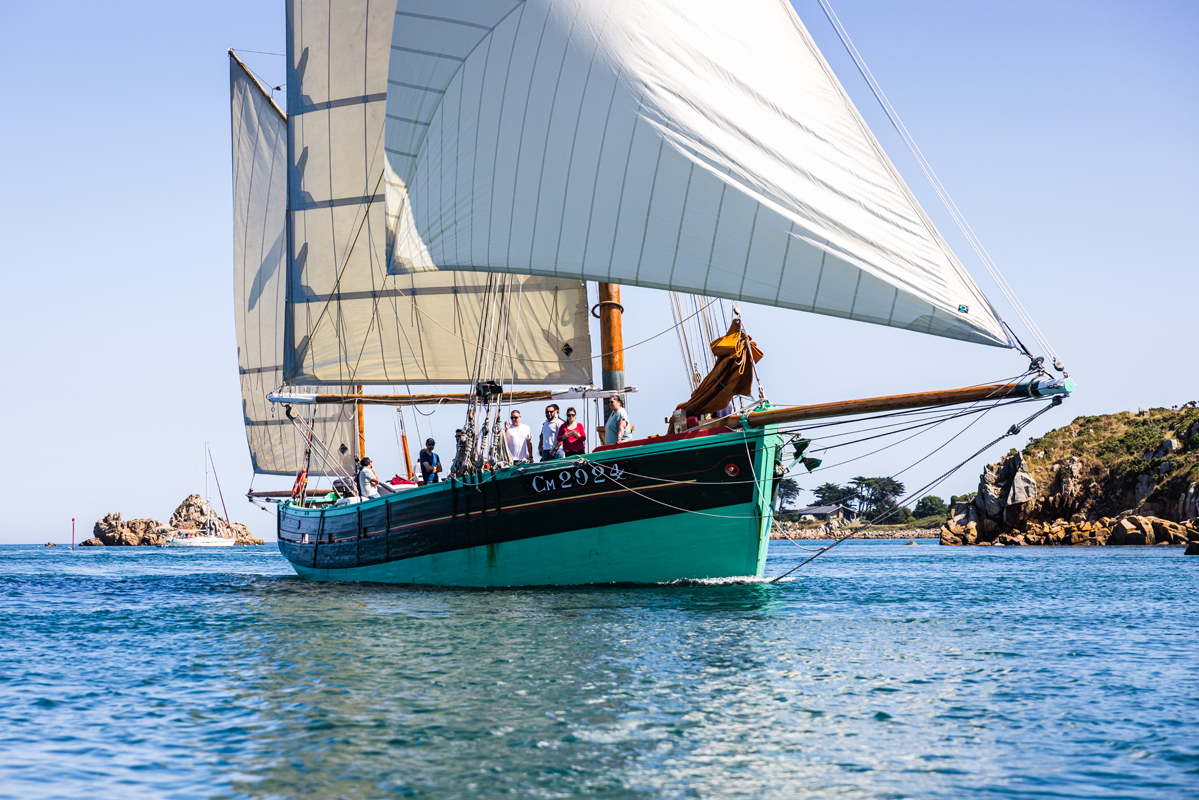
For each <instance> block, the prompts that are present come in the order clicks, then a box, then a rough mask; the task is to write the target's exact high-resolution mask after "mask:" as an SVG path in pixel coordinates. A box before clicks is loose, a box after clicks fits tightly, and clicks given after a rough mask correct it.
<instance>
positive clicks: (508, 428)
mask: <svg viewBox="0 0 1199 800" xmlns="http://www.w3.org/2000/svg"><path fill="white" fill-rule="evenodd" d="M606 403H607V405H608V408H609V411H610V413H609V415H608V421H607V423H606V424H605V426H604V443H606V444H615V443H618V442H627V441H629V440H631V439H632V438H633V433H632V431H633V428H632V425H630V424H629V412H628V411H626V410H625V407H624V402H623V400H622V399H621V398H620V397H617V396H613V397H609V398H608V399H607V401H606ZM463 435H464V434H463V433H462V429H461V428H459V429H458V430H456V431H454V439H455V441H456V443H460V442H461V441H462V437H463ZM504 438H505V440H506V443H507V446H508V454H509V455H510V456H511V457H512V460H513V461H533V454H534V452H537V453H540V455H541V460H542V461H549V460H550V459H554V458H570V457H571V456H577V455H582V454H583V453H586V452H587V428H586V426H585V425H584V424H583V423H582V422H581V421H580V420H579V415H578V412H577V411H575V409H574V408H573V407H570V408H567V409H566V418H565V419H563V418H562V417H560V416H559V408H558V404H557V403H550V404H549V405H548V406H546V408H545V422H543V423H542V424H541V435H540V437H538V440H537V448H536V450H534V447H533V430H532V429H531V428H530V427H529V426H528V425H526V424H525V423H523V422H521V421H520V412H519V411H517V410H515V409H513V411H512V413H511V415H510V417H509V421H508V422H505V423H504ZM436 444H437V443H436V442H435V441H434V440H433V439H431V438H430V439H426V440H425V447H424V449H422V450H421V451H420V455H419V456H418V459H417V460H418V463H419V464H420V472H421V477H422V478H423V479H424V482H425V483H437V482H438V481H440V480H441V473H442V472H443V471H444V470H443V468H442V464H441V457H440V456H439V455H438V454H437V453H435V452H434V451H433V448H434V447H435V446H436ZM455 449H456V448H455ZM392 491H394V490H393V489H392V488H391V486H389V485H387V484H386V483H384V482H382V481H380V480H379V478H378V476H377V475H376V474H375V471H374V466H373V465H372V464H371V460H370V459H369V458H367V457H365V456H363V458H362V460H361V461H360V462H359V471H358V494H359V496H360V497H362V498H363V499H370V498H374V497H379V495H380V492H382V493H384V494H391V493H392Z"/></svg>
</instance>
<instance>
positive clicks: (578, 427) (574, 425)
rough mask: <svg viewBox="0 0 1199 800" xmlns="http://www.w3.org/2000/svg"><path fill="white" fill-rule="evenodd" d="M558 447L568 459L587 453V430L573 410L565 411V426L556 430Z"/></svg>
mask: <svg viewBox="0 0 1199 800" xmlns="http://www.w3.org/2000/svg"><path fill="white" fill-rule="evenodd" d="M558 446H559V447H561V448H562V452H563V453H565V454H566V456H567V457H568V458H569V457H570V456H577V455H580V454H582V453H586V452H587V428H586V427H585V426H584V425H583V423H581V422H579V415H578V414H577V413H576V412H575V410H574V409H573V408H568V409H566V424H564V425H563V426H562V427H561V428H559V429H558Z"/></svg>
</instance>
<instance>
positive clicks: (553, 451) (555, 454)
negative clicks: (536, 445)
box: [541, 403, 563, 461]
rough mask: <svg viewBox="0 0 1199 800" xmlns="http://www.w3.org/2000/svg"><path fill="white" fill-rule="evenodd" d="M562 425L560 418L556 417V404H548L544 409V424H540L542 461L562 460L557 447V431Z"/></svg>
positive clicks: (560, 449) (559, 449) (559, 448)
mask: <svg viewBox="0 0 1199 800" xmlns="http://www.w3.org/2000/svg"><path fill="white" fill-rule="evenodd" d="M562 424H563V423H562V418H561V417H559V416H558V404H557V403H550V404H549V405H548V406H546V407H545V422H543V423H541V460H542V461H549V460H550V459H551V458H562V448H561V447H560V446H559V445H558V429H559V428H561V427H562Z"/></svg>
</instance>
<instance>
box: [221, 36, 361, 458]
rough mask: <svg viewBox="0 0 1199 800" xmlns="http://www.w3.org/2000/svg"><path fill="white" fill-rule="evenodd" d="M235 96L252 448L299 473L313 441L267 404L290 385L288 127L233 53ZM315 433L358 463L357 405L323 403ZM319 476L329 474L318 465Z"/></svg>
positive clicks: (246, 407)
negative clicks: (286, 381)
mask: <svg viewBox="0 0 1199 800" xmlns="http://www.w3.org/2000/svg"><path fill="white" fill-rule="evenodd" d="M229 94H230V97H231V99H232V110H233V295H234V305H233V308H234V316H235V318H236V326H237V361H238V363H237V366H238V373H239V374H240V376H241V401H242V410H243V413H244V415H245V424H246V442H247V443H248V444H249V446H250V460H251V462H252V463H253V465H254V471H255V472H256V473H258V474H265V475H283V474H295V473H296V472H298V471H299V470H300V468H301V467H302V466H303V463H304V450H305V447H306V441H305V439H304V437H302V436H301V435H300V433H299V432H298V431H297V430H296V428H295V426H294V425H293V424H292V423H291V421H289V420H288V419H287V417H286V416H285V415H284V411H283V406H280V405H277V404H274V403H269V402H267V399H266V396H267V393H268V392H272V391H274V390H275V389H277V388H278V387H279V385H280V384H282V383H283V287H284V280H285V276H286V265H287V213H286V212H287V121H286V120H285V119H284V117H283V114H282V112H280V111H279V109H278V107H276V106H275V104H274V103H272V102H271V100H270V98H269V97H268V96H267V95H266V93H265V92H264V91H263V90H262V87H261V86H259V85H258V82H257V81H255V80H254V79H253V78H252V77H251V76H250V75H249V73H247V72H246V70H245V68H244V67H243V66H242V65H241V63H240V62H238V60H237V59H236V58H234V57H233V56H232V54H230V58H229ZM313 409H315V411H316V425H315V428H316V435H317V437H318V438H319V439H320V440H321V441H322V442H325V443H326V444H327V445H329V446H330V447H332V448H335V449H338V448H340V446H341V445H342V444H345V446H346V452H345V453H344V454H341V453H340V452H339V453H338V455H339V457H340V461H341V465H340V466H341V469H342V471H343V472H346V471H348V472H349V473H350V474H352V473H353V460H354V459H356V458H357V457H358V424H357V416H356V414H355V407H354V406H353V405H347V406H336V405H318V406H310V407H306V408H305V409H304V410H303V412H302V413H303V415H304V417H305V419H310V418H311V417H310V415H311V413H312V410H313ZM311 471H312V474H315V475H324V474H326V468H325V466H324V465H323V464H322V463H321V462H320V460H319V459H317V458H313V459H312V469H311Z"/></svg>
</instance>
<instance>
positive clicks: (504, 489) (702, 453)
mask: <svg viewBox="0 0 1199 800" xmlns="http://www.w3.org/2000/svg"><path fill="white" fill-rule="evenodd" d="M753 452H754V447H753V444H752V443H751V444H750V446H749V447H748V448H747V447H746V445H745V443H743V442H742V441H738V442H736V443H735V444H734V443H728V444H722V445H720V446H715V447H706V448H702V449H689V450H682V451H675V452H669V453H659V454H634V453H630V454H629V455H631V456H632V457H633V460H634V461H635V467H636V469H631V471H634V472H638V473H640V474H643V475H654V476H658V477H657V478H656V479H644V478H639V479H631V478H630V479H629V480H626V481H622V483H623V484H624V486H627V487H628V488H629V489H633V490H635V491H629V490H628V489H626V488H623V486H614V487H613V488H608V487H606V486H594V487H585V488H584V490H582V491H576V492H572V491H569V490H567V491H557V492H548V493H544V494H536V493H534V492H532V491H531V490H530V489H529V488H528V485H527V484H526V480H528V479H529V475H534V474H541V475H545V474H550V475H557V474H560V471H559V470H554V471H551V472H548V473H547V472H542V471H540V470H538V471H537V472H530V473H529V474H528V475H520V474H515V473H509V474H507V475H505V477H503V478H501V479H499V480H494V481H485V482H483V483H481V484H477V485H465V486H464V485H461V484H459V485H458V486H456V487H452V488H450V489H449V490H441V491H437V492H427V493H426V492H421V493H420V494H419V495H417V496H404V495H403V494H401V495H399V496H393V497H392V498H391V499H390V500H389V501H388V502H386V503H378V504H373V503H372V504H361V505H356V506H350V507H349V508H351V509H355V510H354V511H349V510H348V509H337V512H338V513H329V512H324V513H313V512H297V510H296V509H294V508H292V507H290V506H281V507H280V512H279V549H280V551H281V552H282V553H283V555H284V556H285V557H286V558H287V559H288V560H289V561H291V562H292V563H295V564H298V565H301V566H305V567H310V568H315V569H347V568H353V567H360V566H371V565H374V564H384V563H389V562H393V561H402V560H404V559H408V558H416V557H419V556H423V555H432V554H434V553H444V552H451V551H454V550H463V549H467V548H472V547H479V546H484V545H494V544H502V543H504V542H510V541H517V540H521V539H530V538H537V537H540V536H548V535H552V534H557V533H569V532H572V531H578V530H584V529H588V528H594V527H597V526H604V525H619V524H624V523H630V522H636V521H639V520H645V519H655V518H661V517H666V516H674V515H676V514H679V513H684V512H681V511H679V509H687V510H693V511H701V512H704V511H713V510H716V509H721V508H728V507H733V506H742V507H744V506H745V505H747V504H749V503H751V502H753V500H754V499H755V484H754V483H753V482H752V481H750V482H747V481H746V478H749V477H750V476H751V475H752V474H753V472H752V465H751V459H752V456H753ZM622 455H623V454H622ZM730 464H731V465H734V466H736V469H735V470H733V472H734V473H735V475H736V476H738V477H733V476H730V475H728V473H726V471H725V468H726V467H727V466H729V465H730ZM568 466H569V467H570V468H571V469H574V468H575V465H568V464H564V465H563V469H564V470H565V469H566V468H567V467H568ZM663 480H669V481H672V482H671V483H662V482H660V481H663ZM609 484H611V482H609ZM651 496H652V497H651ZM389 509H390V511H389ZM743 513H744V512H743ZM745 522H746V524H747V525H748V524H755V525H756V524H757V521H756V520H753V519H746V520H745ZM697 524H699V520H697ZM305 534H306V535H307V536H308V537H309V543H308V544H302V543H301V540H302V537H303V536H304V535H305Z"/></svg>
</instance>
